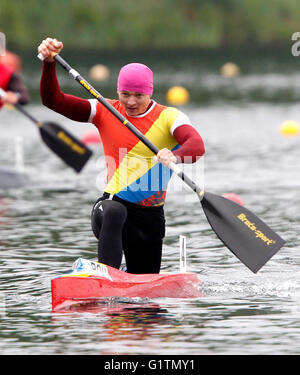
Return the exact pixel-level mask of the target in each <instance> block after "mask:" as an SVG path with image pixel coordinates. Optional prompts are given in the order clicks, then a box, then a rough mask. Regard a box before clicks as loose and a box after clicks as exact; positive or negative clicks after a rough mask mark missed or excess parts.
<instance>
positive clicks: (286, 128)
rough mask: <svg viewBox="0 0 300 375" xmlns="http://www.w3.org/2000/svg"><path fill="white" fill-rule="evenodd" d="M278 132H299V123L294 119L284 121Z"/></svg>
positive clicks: (289, 133)
mask: <svg viewBox="0 0 300 375" xmlns="http://www.w3.org/2000/svg"><path fill="white" fill-rule="evenodd" d="M280 134H282V135H297V134H299V124H298V123H297V122H296V121H293V120H288V121H284V122H283V123H282V124H281V125H280Z"/></svg>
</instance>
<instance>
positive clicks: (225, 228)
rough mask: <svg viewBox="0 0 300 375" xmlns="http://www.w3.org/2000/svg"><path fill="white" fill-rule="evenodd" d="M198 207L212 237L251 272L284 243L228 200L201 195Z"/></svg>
mask: <svg viewBox="0 0 300 375" xmlns="http://www.w3.org/2000/svg"><path fill="white" fill-rule="evenodd" d="M201 204H202V207H203V210H204V213H205V215H206V218H207V220H208V222H209V223H210V225H211V227H212V229H213V230H214V231H215V233H216V235H217V236H218V237H219V238H220V240H221V241H222V242H223V243H224V244H225V246H227V247H228V249H229V250H230V251H232V252H233V254H234V255H235V256H236V257H238V258H239V259H240V261H241V262H243V263H244V264H245V265H246V266H247V267H248V268H249V269H250V270H251V271H252V272H254V273H256V272H257V271H259V269H260V268H261V267H262V266H263V265H264V264H265V263H266V262H267V261H268V260H269V259H270V258H271V257H272V256H273V255H274V254H276V253H277V251H278V250H279V249H280V248H281V247H282V246H283V245H284V243H285V241H284V240H283V239H282V238H281V237H280V236H279V235H278V234H276V233H275V232H274V231H273V230H272V229H271V228H270V227H268V226H267V225H266V224H265V223H264V222H263V221H262V220H260V219H259V218H258V217H257V216H256V215H254V214H253V213H252V212H251V211H249V210H248V209H246V208H245V207H243V206H240V205H239V204H237V203H235V202H233V201H231V200H229V199H226V198H223V197H221V196H218V195H215V194H212V193H206V192H205V193H204V197H203V199H202V200H201Z"/></svg>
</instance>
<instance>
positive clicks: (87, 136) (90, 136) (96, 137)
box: [82, 130, 102, 145]
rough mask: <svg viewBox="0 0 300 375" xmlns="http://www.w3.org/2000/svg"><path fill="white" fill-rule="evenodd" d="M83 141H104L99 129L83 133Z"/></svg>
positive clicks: (98, 142) (89, 142)
mask: <svg viewBox="0 0 300 375" xmlns="http://www.w3.org/2000/svg"><path fill="white" fill-rule="evenodd" d="M82 142H83V143H84V144H85V145H87V144H91V143H95V144H100V143H102V141H101V137H100V134H99V132H98V131H97V130H88V131H86V132H85V133H84V134H83V137H82Z"/></svg>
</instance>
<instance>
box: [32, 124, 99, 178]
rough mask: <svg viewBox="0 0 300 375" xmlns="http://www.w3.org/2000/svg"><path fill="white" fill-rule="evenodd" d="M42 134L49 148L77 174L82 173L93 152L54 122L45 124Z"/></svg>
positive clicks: (41, 129) (41, 128)
mask: <svg viewBox="0 0 300 375" xmlns="http://www.w3.org/2000/svg"><path fill="white" fill-rule="evenodd" d="M39 129H40V133H41V136H42V138H43V140H44V142H45V143H46V144H47V146H48V147H49V148H50V149H51V150H52V151H53V152H54V153H55V154H56V155H57V156H59V157H60V158H61V159H62V160H63V161H64V162H65V163H66V164H67V165H69V166H70V167H72V168H73V169H74V170H75V171H76V172H78V173H79V172H80V171H81V169H82V168H83V167H84V165H85V164H86V162H87V161H88V160H89V158H90V157H91V155H92V151H91V150H90V149H89V148H87V147H86V146H85V145H84V144H83V143H82V142H80V141H79V140H77V139H76V138H75V137H74V136H73V135H72V134H70V133H69V132H67V131H66V130H64V129H63V128H62V127H61V126H59V125H57V124H55V123H53V122H44V123H42V125H41V126H40V128H39Z"/></svg>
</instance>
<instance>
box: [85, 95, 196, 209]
mask: <svg viewBox="0 0 300 375" xmlns="http://www.w3.org/2000/svg"><path fill="white" fill-rule="evenodd" d="M107 101H108V102H109V103H110V104H112V105H113V106H114V107H115V108H116V109H117V110H118V111H119V112H120V113H121V114H122V115H123V116H124V117H126V118H127V119H128V120H129V121H130V122H131V123H132V124H133V125H134V126H135V127H136V128H137V129H139V130H140V131H141V132H142V133H143V134H144V135H145V136H146V137H147V138H148V139H149V140H150V141H151V142H152V143H153V144H154V145H155V146H156V147H158V148H159V149H162V148H168V149H169V150H172V151H173V150H175V149H176V148H178V147H179V145H178V142H177V141H176V139H175V138H174V137H173V132H174V130H175V129H176V128H177V127H178V126H180V125H184V124H190V120H189V118H188V117H187V116H186V115H185V114H183V113H182V112H181V111H179V110H178V109H176V108H172V107H166V106H163V105H161V104H158V103H156V102H154V101H152V104H151V106H150V108H149V109H148V110H147V111H146V112H145V113H143V114H142V115H139V116H135V117H130V116H128V115H127V114H126V112H125V109H124V107H123V106H122V105H121V103H120V101H119V100H110V99H107ZM90 103H91V116H90V119H89V121H90V122H92V123H93V124H94V125H95V126H96V127H97V128H98V130H99V133H100V136H101V139H102V144H103V149H104V154H105V158H106V167H107V183H106V187H105V191H106V192H107V193H109V194H115V195H117V196H118V197H119V198H121V199H123V200H126V201H128V202H132V203H136V204H139V205H144V206H157V205H162V204H164V201H165V196H166V189H167V185H168V182H169V180H170V178H171V176H172V172H171V170H170V169H169V168H167V167H165V166H163V165H162V164H160V163H156V162H155V161H154V160H153V156H154V155H153V153H152V151H150V150H149V149H148V147H147V146H145V145H144V144H143V142H141V141H140V140H139V139H138V138H137V137H136V136H135V135H134V134H133V133H132V132H131V131H130V130H129V129H127V128H126V127H125V126H124V125H123V124H122V123H121V122H120V121H119V120H118V119H116V117H115V116H114V115H112V114H111V113H110V112H109V111H108V110H107V109H106V108H105V107H104V106H103V105H102V104H100V103H99V102H98V101H97V100H96V99H91V100H90Z"/></svg>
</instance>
